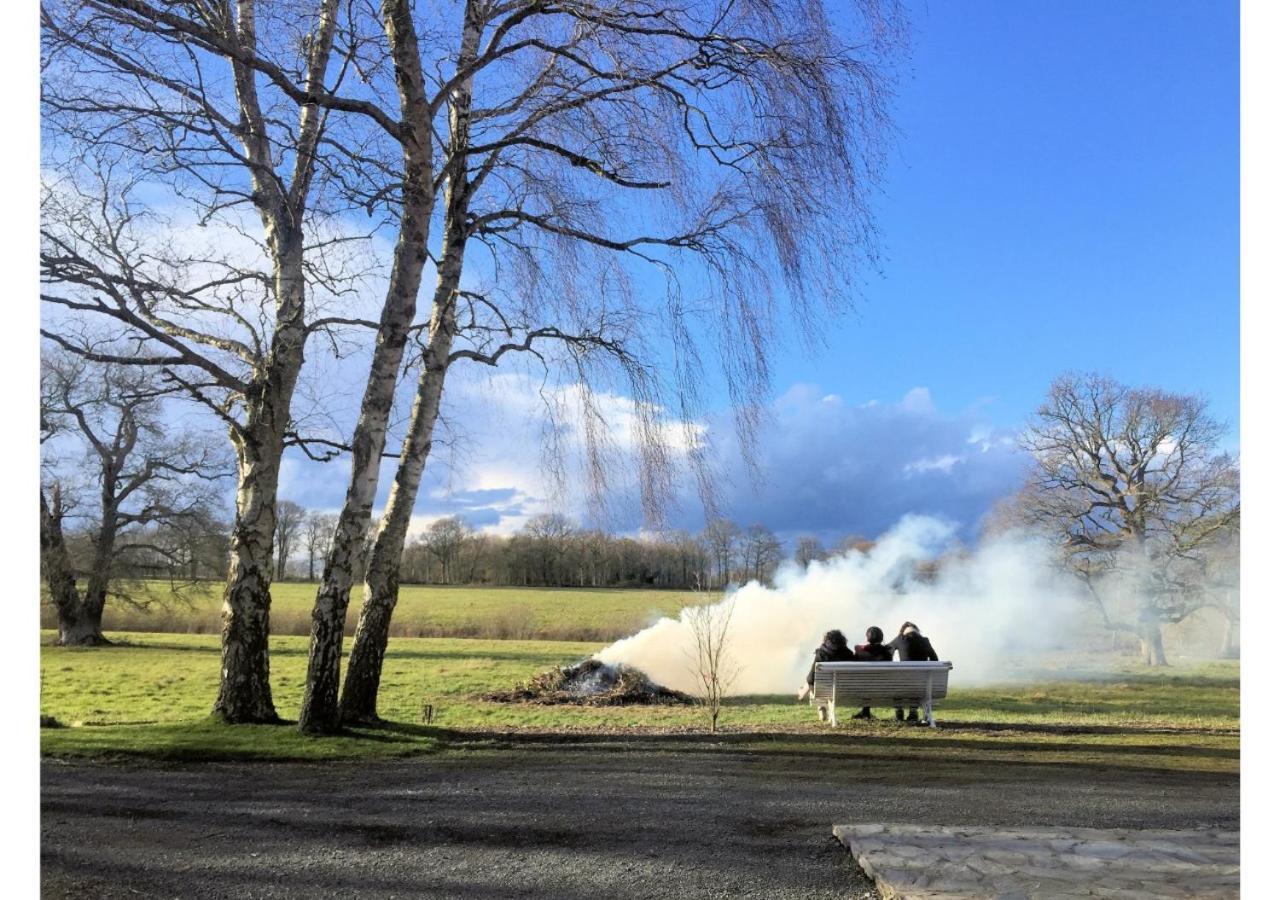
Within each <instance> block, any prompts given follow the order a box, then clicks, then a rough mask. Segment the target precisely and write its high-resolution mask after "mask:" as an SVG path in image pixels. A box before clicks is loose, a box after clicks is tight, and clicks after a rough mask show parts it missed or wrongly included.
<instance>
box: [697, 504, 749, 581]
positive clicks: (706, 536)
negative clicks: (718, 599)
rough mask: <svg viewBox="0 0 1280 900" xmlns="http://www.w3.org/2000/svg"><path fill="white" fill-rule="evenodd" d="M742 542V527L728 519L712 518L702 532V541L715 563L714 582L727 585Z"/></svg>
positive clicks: (731, 576)
mask: <svg viewBox="0 0 1280 900" xmlns="http://www.w3.org/2000/svg"><path fill="white" fill-rule="evenodd" d="M741 542H742V529H741V528H739V527H738V526H737V525H735V524H734V523H733V522H730V521H729V520H728V519H723V518H721V519H712V520H711V521H710V522H708V523H707V527H706V529H705V530H704V531H703V532H702V543H703V545H704V546H705V547H706V548H707V553H708V555H710V557H711V559H712V560H713V561H714V563H715V567H716V577H717V580H716V584H717V585H718V586H720V587H722V588H723V587H727V586H728V584H729V582H730V581H732V580H733V561H734V560H735V559H736V558H737V556H738V547H739V545H740V543H741Z"/></svg>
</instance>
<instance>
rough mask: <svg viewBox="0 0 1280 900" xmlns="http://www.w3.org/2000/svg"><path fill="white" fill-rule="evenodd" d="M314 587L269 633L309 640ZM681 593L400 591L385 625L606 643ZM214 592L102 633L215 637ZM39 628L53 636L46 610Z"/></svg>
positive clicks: (286, 597) (282, 601) (671, 606)
mask: <svg viewBox="0 0 1280 900" xmlns="http://www.w3.org/2000/svg"><path fill="white" fill-rule="evenodd" d="M315 592H316V586H315V585H314V584H308V583H299V582H284V583H279V584H275V585H273V586H272V588H271V598H272V600H271V631H272V633H273V634H281V635H305V634H309V633H310V625H311V605H312V603H313V602H314V600H315ZM360 600H361V593H360V589H359V588H357V589H356V590H355V591H353V592H352V596H351V607H350V609H349V610H348V613H347V633H348V634H351V633H352V632H353V631H354V630H355V626H356V619H357V617H358V616H359V612H360ZM694 600H696V596H695V595H694V594H693V593H691V592H689V591H650V590H606V589H588V588H513V587H469V586H468V587H440V586H435V585H417V584H411V585H405V586H403V587H402V588H401V589H400V602H399V603H398V604H397V605H396V612H395V616H394V618H393V619H392V621H391V634H392V636H394V637H466V638H490V639H500V640H578V641H612V640H616V639H618V638H620V637H626V636H627V635H629V634H633V633H634V632H635V631H637V630H639V629H640V628H642V627H644V626H645V625H648V624H650V623H651V622H653V621H654V620H655V619H656V618H658V617H660V616H664V615H670V614H672V613H674V612H676V611H678V610H679V609H680V608H681V607H682V606H685V605H687V604H689V603H692V602H694ZM221 604H222V584H221V583H218V584H213V583H210V584H208V585H202V586H201V587H200V588H198V589H197V590H196V591H194V592H192V593H191V595H190V597H189V602H187V603H181V602H179V603H165V604H155V605H153V606H151V607H150V608H148V609H145V610H137V609H130V608H128V607H126V606H123V605H121V604H119V603H116V604H112V603H108V604H107V611H106V615H105V617H104V620H103V628H104V629H105V630H107V631H135V632H164V633H172V634H217V633H218V632H219V630H220V629H221ZM40 624H41V627H42V628H55V627H56V626H57V620H56V619H55V617H54V613H53V609H52V607H50V606H49V604H47V603H46V604H44V605H43V606H42V607H41V620H40Z"/></svg>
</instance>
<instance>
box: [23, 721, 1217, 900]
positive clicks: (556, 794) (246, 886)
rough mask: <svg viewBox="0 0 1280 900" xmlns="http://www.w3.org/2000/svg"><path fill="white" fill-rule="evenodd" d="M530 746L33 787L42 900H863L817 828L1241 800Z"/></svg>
mask: <svg viewBox="0 0 1280 900" xmlns="http://www.w3.org/2000/svg"><path fill="white" fill-rule="evenodd" d="M930 768H931V767H929V766H922V765H920V764H919V763H911V764H906V763H902V762H896V761H894V760H892V759H888V760H886V759H877V760H868V759H859V758H856V757H851V758H840V757H837V758H831V757H830V756H815V755H811V754H806V753H805V752H804V751H803V750H802V749H801V750H799V751H797V750H795V749H789V750H785V751H780V752H776V753H774V752H744V751H743V750H742V749H735V748H734V746H733V745H732V744H731V743H728V744H715V743H708V742H687V741H686V742H680V741H662V740H649V741H617V740H606V739H600V740H585V741H575V742H568V743H566V742H562V741H557V740H551V739H547V740H539V739H528V740H521V741H520V742H519V743H518V744H515V745H512V746H509V747H501V748H498V749H478V750H473V751H456V752H449V753H445V754H441V755H437V756H430V757H422V758H418V759H411V760H399V761H384V762H375V763H348V762H344V763H329V764H316V763H238V764H231V763H219V764H213V763H208V764H202V765H192V764H182V765H176V764H173V765H163V764H148V765H139V764H105V763H103V764H95V763H64V762H59V761H56V760H46V761H45V762H44V764H43V766H42V808H43V814H42V818H41V829H42V847H41V855H42V875H43V894H44V896H49V897H62V896H67V897H70V896H76V897H84V896H95V897H138V896H143V897H184V898H186V897H319V896H343V897H354V896H359V897H409V896H413V897H461V898H466V897H527V898H547V900H551V898H563V900H575V898H583V900H586V898H593V900H594V898H599V897H660V898H664V900H678V898H686V897H690V898H691V897H698V898H705V897H770V898H792V897H794V898H801V897H803V898H806V900H818V898H828V897H843V898H849V897H867V896H875V894H874V893H873V892H871V889H870V887H869V884H868V882H867V881H866V880H865V879H863V878H862V877H861V874H860V873H859V872H858V870H857V869H856V867H855V865H854V864H853V862H852V861H851V858H850V857H849V854H848V853H847V851H844V850H843V848H842V847H841V846H840V845H839V844H838V843H837V842H836V841H835V840H834V839H833V838H832V836H831V826H832V824H833V823H836V822H839V823H857V822H899V823H909V822H915V823H929V824H947V825H1067V826H1094V827H1153V828H1155V827H1158V828H1186V827H1198V826H1216V827H1221V828H1236V827H1238V823H1239V781H1238V779H1237V778H1235V777H1234V776H1223V775H1188V774H1176V775H1174V774H1167V773H1158V772H1149V771H1143V770H1117V769H1093V768H1082V767H1075V766H1070V765H1061V766H1052V767H1050V766H1030V765H1018V764H1004V765H1000V766H995V767H993V766H990V765H983V766H981V767H979V766H977V765H973V764H966V763H965V762H964V760H963V758H962V757H958V758H957V759H955V760H953V761H949V762H948V763H946V764H945V771H943V770H941V769H934V770H933V771H930Z"/></svg>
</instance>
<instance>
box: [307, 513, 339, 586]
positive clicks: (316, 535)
mask: <svg viewBox="0 0 1280 900" xmlns="http://www.w3.org/2000/svg"><path fill="white" fill-rule="evenodd" d="M337 524H338V518H337V516H331V515H326V514H325V513H319V512H312V513H310V514H308V515H307V519H306V522H305V523H304V524H303V526H302V528H303V531H302V539H303V542H304V543H305V544H306V547H307V580H308V581H315V580H316V560H317V559H320V558H322V557H323V556H324V555H325V554H326V553H328V552H329V542H330V541H331V540H333V530H334V528H335V527H337Z"/></svg>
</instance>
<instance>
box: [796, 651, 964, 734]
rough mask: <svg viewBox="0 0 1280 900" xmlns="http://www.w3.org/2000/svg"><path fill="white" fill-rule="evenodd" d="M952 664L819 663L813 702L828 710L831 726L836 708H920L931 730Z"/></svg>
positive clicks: (814, 682)
mask: <svg viewBox="0 0 1280 900" xmlns="http://www.w3.org/2000/svg"><path fill="white" fill-rule="evenodd" d="M950 671H951V663H949V662H945V661H943V662H820V663H818V665H817V667H816V668H815V669H814V673H813V693H812V694H811V698H812V699H811V700H810V703H811V704H813V705H815V706H819V707H823V706H825V707H826V710H827V720H828V721H830V722H831V727H833V728H834V727H835V724H836V708H837V707H841V708H849V707H852V708H853V709H862V708H863V707H864V706H918V707H920V708H922V709H923V710H924V717H925V721H926V722H928V723H929V726H930V727H932V728H937V727H938V723H937V722H935V721H934V719H933V704H934V703H935V702H936V701H938V700H941V699H942V698H943V697H945V696H947V675H948V673H950Z"/></svg>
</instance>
